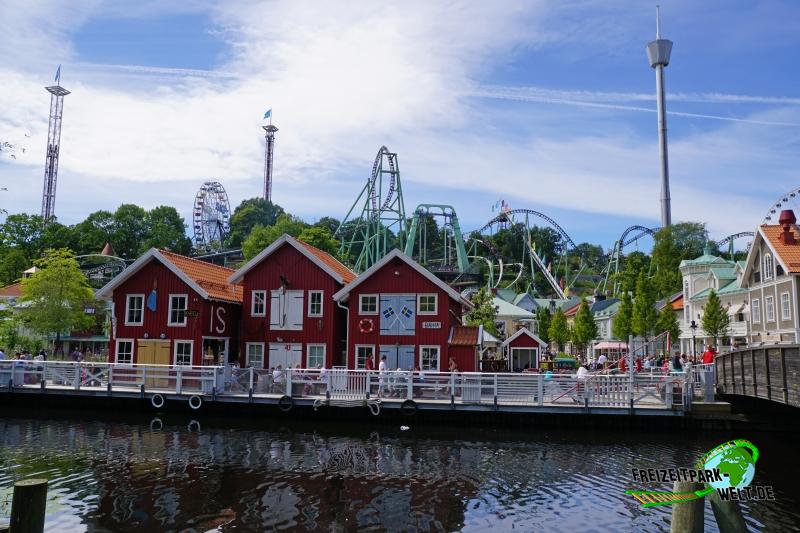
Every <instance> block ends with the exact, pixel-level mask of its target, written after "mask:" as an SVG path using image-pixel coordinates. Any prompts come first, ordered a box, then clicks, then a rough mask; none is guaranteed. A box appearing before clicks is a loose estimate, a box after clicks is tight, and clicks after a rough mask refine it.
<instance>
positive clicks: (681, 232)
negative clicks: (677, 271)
mask: <svg viewBox="0 0 800 533" xmlns="http://www.w3.org/2000/svg"><path fill="white" fill-rule="evenodd" d="M670 230H671V232H672V239H673V240H674V241H675V248H676V249H677V250H678V253H679V254H680V259H694V258H695V257H699V256H701V255H703V250H704V249H705V247H706V246H709V245H710V246H711V253H713V254H714V255H719V250H718V249H717V245H716V243H714V241H711V240H709V238H708V230H707V229H706V225H705V223H703V222H678V223H677V224H673V225H672V226H670ZM680 259H679V260H678V262H680Z"/></svg>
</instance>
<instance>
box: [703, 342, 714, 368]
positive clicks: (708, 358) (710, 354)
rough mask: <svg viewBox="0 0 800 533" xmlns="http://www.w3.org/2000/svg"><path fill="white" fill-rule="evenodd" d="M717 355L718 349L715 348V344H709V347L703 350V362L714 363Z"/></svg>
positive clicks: (706, 363)
mask: <svg viewBox="0 0 800 533" xmlns="http://www.w3.org/2000/svg"><path fill="white" fill-rule="evenodd" d="M715 355H716V351H715V350H714V347H713V346H709V347H708V349H707V350H706V351H705V352H703V364H704V365H710V364H713V363H714V356H715Z"/></svg>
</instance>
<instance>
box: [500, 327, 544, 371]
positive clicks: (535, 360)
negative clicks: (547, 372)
mask: <svg viewBox="0 0 800 533" xmlns="http://www.w3.org/2000/svg"><path fill="white" fill-rule="evenodd" d="M545 348H547V343H546V342H544V341H543V340H542V339H540V338H539V337H538V336H536V335H535V334H534V333H531V332H530V331H529V330H528V328H520V329H518V330H517V332H516V333H514V334H513V335H511V336H510V337H509V338H507V339H506V340H505V341H503V349H504V350H505V352H506V359H507V360H508V365H509V369H510V370H512V371H514V372H519V371H521V370H526V369H534V368H539V357H540V355H541V351H542V350H544V349H545Z"/></svg>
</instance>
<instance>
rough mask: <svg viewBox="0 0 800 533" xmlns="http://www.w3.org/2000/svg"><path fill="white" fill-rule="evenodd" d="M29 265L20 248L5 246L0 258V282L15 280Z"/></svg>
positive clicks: (9, 282) (4, 283)
mask: <svg viewBox="0 0 800 533" xmlns="http://www.w3.org/2000/svg"><path fill="white" fill-rule="evenodd" d="M30 266H31V263H30V261H28V258H27V257H25V253H24V252H23V251H22V250H21V249H20V248H6V249H5V250H3V254H2V258H0V284H2V285H9V284H11V283H14V282H16V281H17V280H19V279H20V278H21V277H22V273H23V272H24V271H26V270H27V269H28V268H30Z"/></svg>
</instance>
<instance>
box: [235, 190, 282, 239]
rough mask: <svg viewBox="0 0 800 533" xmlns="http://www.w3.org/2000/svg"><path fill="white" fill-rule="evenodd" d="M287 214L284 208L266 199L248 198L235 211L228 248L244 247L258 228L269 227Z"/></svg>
mask: <svg viewBox="0 0 800 533" xmlns="http://www.w3.org/2000/svg"><path fill="white" fill-rule="evenodd" d="M283 214H285V212H284V210H283V208H282V207H281V206H279V205H278V204H273V203H272V202H270V201H269V200H265V199H264V198H248V199H246V200H243V201H242V203H240V204H239V206H238V207H237V208H236V209H235V210H234V211H233V216H232V217H231V234H230V237H228V246H232V247H236V246H242V245H243V243H244V240H245V239H246V238H247V237H248V235H250V233H251V232H252V231H253V230H254V229H255V228H256V226H262V227H265V228H266V227H269V226H273V225H275V224H276V223H277V222H278V219H279V218H280V216H281V215H283Z"/></svg>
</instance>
